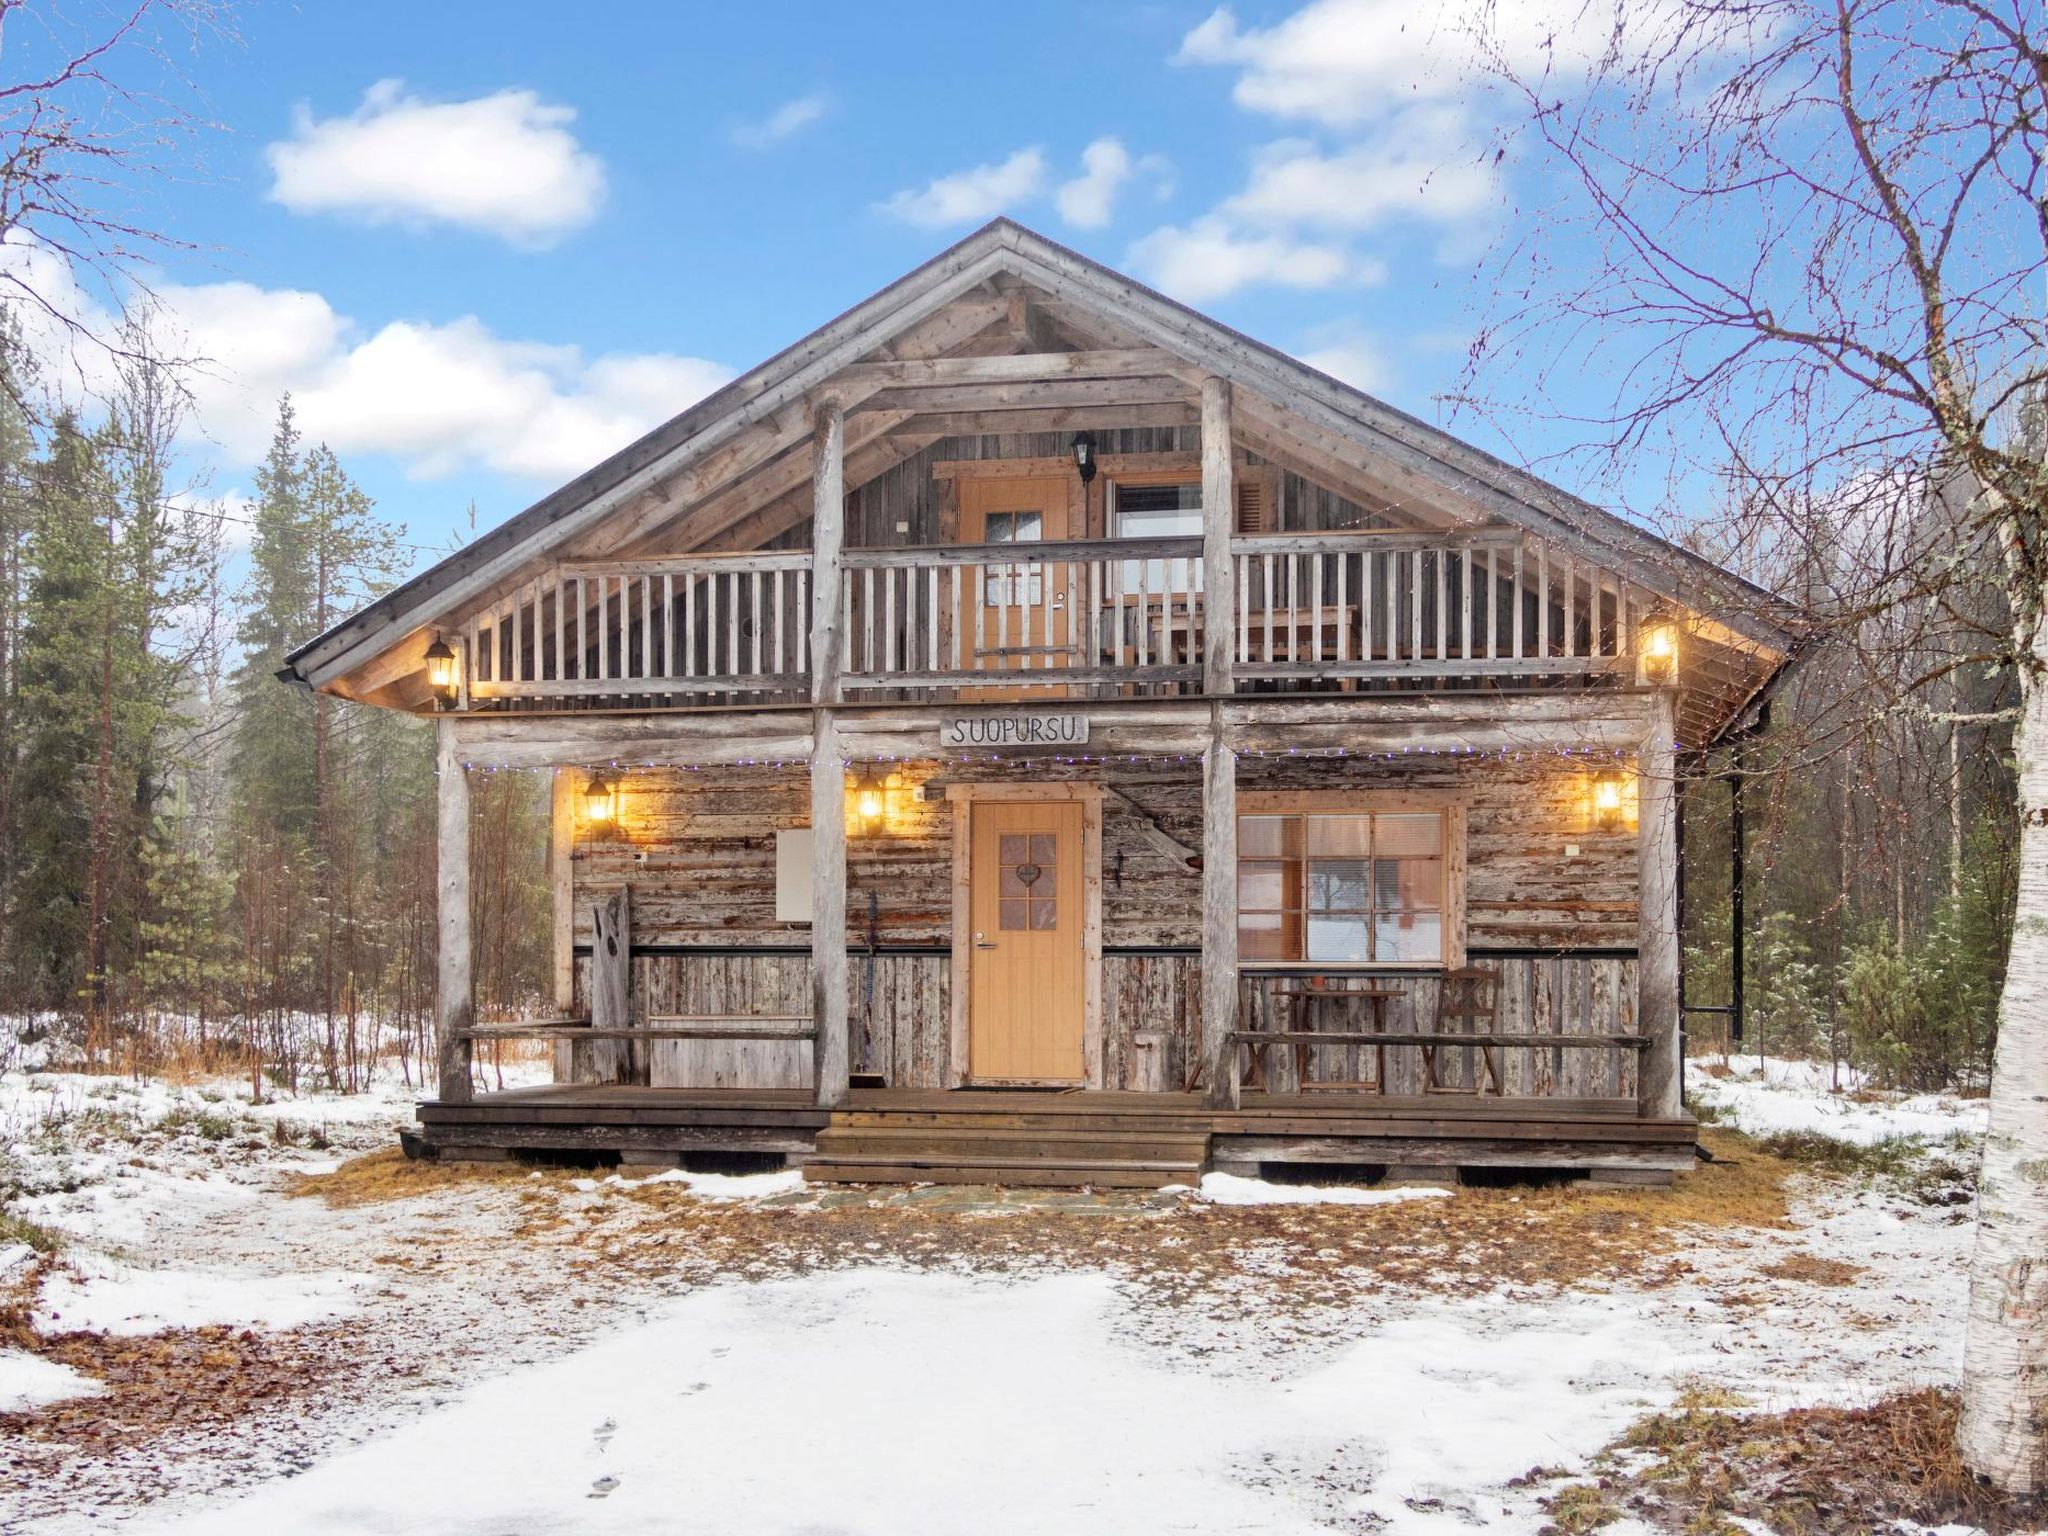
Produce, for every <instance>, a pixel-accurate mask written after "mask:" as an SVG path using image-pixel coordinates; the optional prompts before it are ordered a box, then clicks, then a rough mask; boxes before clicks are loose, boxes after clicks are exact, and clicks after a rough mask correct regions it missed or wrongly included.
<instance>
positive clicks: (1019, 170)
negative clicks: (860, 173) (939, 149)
mask: <svg viewBox="0 0 2048 1536" xmlns="http://www.w3.org/2000/svg"><path fill="white" fill-rule="evenodd" d="M1045 181H1046V164H1045V154H1044V152H1043V151H1042V150H1039V149H1035V148H1033V149H1020V150H1018V151H1017V152H1016V153H1015V154H1014V155H1012V156H1010V158H1009V159H1007V160H1004V161H1003V162H1001V163H1000V164H997V165H977V166H974V167H973V168H971V169H969V170H965V171H956V172H954V173H953V174H952V175H950V176H939V177H935V178H934V179H933V180H931V181H929V182H927V183H925V185H924V186H923V187H921V188H917V189H914V190H913V189H911V188H908V187H906V188H904V189H903V190H902V191H900V192H898V193H896V194H895V195H894V196H892V197H891V198H889V199H888V201H886V202H884V203H882V204H880V207H881V210H882V212H884V213H886V214H888V215H890V216H891V217H892V218H898V219H901V220H903V221H904V223H906V224H915V225H917V226H918V227H919V228H922V229H938V228H943V227H944V226H946V225H948V224H977V223H980V222H981V221H982V220H984V219H990V218H993V217H995V216H996V215H997V214H999V213H1001V212H1003V210H1004V209H1006V208H1012V207H1015V206H1016V205H1017V204H1019V203H1025V202H1029V201H1031V200H1032V199H1033V198H1035V197H1038V196H1039V195H1040V194H1042V193H1043V192H1044V191H1045Z"/></svg>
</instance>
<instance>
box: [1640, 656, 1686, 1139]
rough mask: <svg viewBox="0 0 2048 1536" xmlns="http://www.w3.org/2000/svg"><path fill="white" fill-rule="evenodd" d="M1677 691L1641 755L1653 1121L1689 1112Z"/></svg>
mask: <svg viewBox="0 0 2048 1536" xmlns="http://www.w3.org/2000/svg"><path fill="white" fill-rule="evenodd" d="M1676 730H1677V724H1676V711H1675V709H1674V707H1673V703H1672V695H1671V693H1670V691H1669V690H1665V691H1661V692H1659V693H1658V694H1657V695H1656V696H1655V698H1654V699H1653V700H1652V702H1651V705H1650V726H1649V730H1648V731H1647V733H1646V734H1645V735H1644V737H1643V745H1642V748H1641V750H1640V751H1639V752H1638V754H1637V757H1636V810H1637V823H1636V887H1637V889H1636V900H1637V903H1638V909H1639V910H1638V916H1637V920H1636V921H1637V932H1636V956H1637V959H1636V1027H1637V1028H1638V1029H1640V1030H1641V1031H1642V1032H1643V1033H1644V1034H1645V1035H1647V1036H1648V1037H1649V1040H1650V1044H1649V1046H1648V1048H1647V1049H1646V1050H1644V1051H1643V1053H1642V1065H1641V1067H1640V1068H1639V1069H1638V1070H1639V1073H1640V1076H1639V1077H1638V1079H1637V1083H1636V1097H1637V1103H1638V1107H1639V1110H1640V1112H1641V1113H1642V1114H1643V1115H1644V1116H1645V1117H1646V1118H1650V1119H1660V1120H1668V1119H1675V1118H1676V1117H1677V1116H1678V1115H1680V1114H1682V1113H1683V1112H1684V1109H1685V1036H1684V1033H1683V1028H1682V1023H1681V1021H1680V1019H1679V1015H1678V942H1679V941H1678V775H1677V754H1676V749H1675V745H1674V743H1673V740H1672V738H1673V736H1674V735H1675V734H1676Z"/></svg>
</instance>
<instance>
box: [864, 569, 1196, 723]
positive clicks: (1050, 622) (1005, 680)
mask: <svg viewBox="0 0 2048 1536" xmlns="http://www.w3.org/2000/svg"><path fill="white" fill-rule="evenodd" d="M1025 550H1028V551H1029V553H1028V555H1027V554H1025V553H1023V552H1022V551H1025ZM845 567H846V580H845V615H844V623H843V628H844V632H845V634H846V673H845V676H844V678H843V682H844V685H845V687H846V688H847V689H849V690H855V691H861V692H872V691H874V690H877V689H930V688H975V687H980V686H987V685H991V684H1001V685H1003V686H1004V688H1005V691H1006V692H1009V691H1012V690H1014V689H1015V688H1017V687H1020V686H1021V687H1025V688H1030V687H1034V686H1039V687H1058V688H1062V689H1065V688H1070V687H1077V686H1089V685H1102V686H1116V687H1124V686H1129V687H1134V688H1142V689H1145V690H1148V691H1168V692H1173V691H1178V690H1180V689H1183V688H1192V687H1194V686H1196V685H1198V684H1199V683H1200V681H1201V673H1202V666H1201V639H1200V625H1201V582H1202V541H1201V540H1200V539H1199V538H1164V539H1075V540H1065V541H1060V542H1052V543H1040V544H1031V545H1024V546H1019V545H1016V544H953V545H942V546H937V547H926V548H910V549H862V550H848V551H847V552H846V555H845Z"/></svg>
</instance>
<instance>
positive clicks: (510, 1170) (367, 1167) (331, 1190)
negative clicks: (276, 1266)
mask: <svg viewBox="0 0 2048 1536" xmlns="http://www.w3.org/2000/svg"><path fill="white" fill-rule="evenodd" d="M532 1171H533V1170H532V1169H530V1168H523V1167H521V1166H520V1165H519V1164H517V1163H429V1162H414V1161H412V1160H411V1159H409V1158H407V1157H406V1155H405V1154H404V1153H403V1152H401V1151H399V1150H398V1148H396V1147H386V1148H383V1149H381V1150H379V1151H376V1152H367V1153H365V1154H363V1155H362V1156H361V1157H352V1158H350V1159H348V1161H346V1162H344V1163H343V1164H342V1165H341V1166H340V1167H338V1168H336V1169H335V1170H334V1171H333V1172H332V1173H309V1174H306V1175H303V1176H302V1177H300V1178H298V1179H297V1180H295V1181H293V1183H292V1184H291V1185H290V1187H289V1188H287V1189H286V1191H285V1193H286V1194H288V1195H292V1196H296V1197H305V1196H309V1195H317V1196H319V1197H320V1198H321V1199H322V1200H325V1201H326V1202H327V1203H328V1204H329V1205H332V1206H336V1207H339V1208H343V1209H346V1208H347V1207H349V1206H354V1205H376V1204H379V1203H381V1202H383V1201H386V1200H411V1199H414V1198H416V1197H417V1196H420V1195H430V1194H433V1193H435V1192H436V1191H438V1190H444V1189H454V1188H459V1187H461V1186H462V1185H465V1184H495V1183H504V1182H506V1181H508V1180H518V1179H525V1178H526V1177H527V1175H528V1174H530V1173H531V1172H532Z"/></svg>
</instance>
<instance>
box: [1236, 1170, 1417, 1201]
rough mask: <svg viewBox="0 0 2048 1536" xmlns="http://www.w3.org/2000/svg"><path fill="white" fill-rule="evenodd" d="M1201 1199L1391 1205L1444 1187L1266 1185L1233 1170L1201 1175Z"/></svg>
mask: <svg viewBox="0 0 2048 1536" xmlns="http://www.w3.org/2000/svg"><path fill="white" fill-rule="evenodd" d="M1201 1193H1202V1198H1203V1199H1204V1200H1207V1201H1209V1202H1210V1203H1211V1204H1213V1205H1394V1204H1398V1203H1399V1202H1401V1201H1403V1200H1428V1199H1432V1198H1439V1197H1443V1196H1448V1195H1449V1194H1450V1193H1451V1192H1450V1190H1448V1189H1437V1188H1432V1187H1430V1186H1428V1185H1416V1184H1410V1185H1396V1186H1394V1187H1392V1188H1390V1189H1362V1188H1360V1187H1358V1186H1357V1185H1341V1184H1340V1185H1334V1186H1325V1185H1318V1184H1270V1183H1268V1182H1267V1181H1266V1180H1264V1179H1247V1178H1245V1177H1243V1176H1242V1175H1240V1174H1235V1173H1205V1174H1203V1175H1202V1189H1201Z"/></svg>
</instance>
